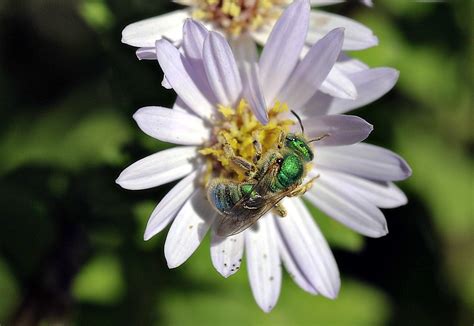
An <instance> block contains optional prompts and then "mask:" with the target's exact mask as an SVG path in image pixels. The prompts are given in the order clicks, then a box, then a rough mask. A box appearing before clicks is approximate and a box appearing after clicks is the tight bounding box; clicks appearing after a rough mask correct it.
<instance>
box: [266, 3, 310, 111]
mask: <svg viewBox="0 0 474 326" xmlns="http://www.w3.org/2000/svg"><path fill="white" fill-rule="evenodd" d="M310 9H311V8H310V6H309V2H308V0H296V1H294V2H293V3H292V4H291V5H290V6H289V7H288V8H287V9H286V10H285V12H284V13H283V15H282V16H281V18H280V19H279V20H278V22H277V23H276V25H275V27H274V28H273V31H272V33H271V34H270V37H269V38H268V41H267V44H266V46H265V47H264V49H263V52H262V55H261V57H260V64H259V66H260V78H261V82H262V87H263V92H264V96H265V99H266V101H267V103H269V104H272V103H273V102H274V100H275V97H276V96H277V95H278V93H279V91H280V90H281V89H282V87H283V86H284V85H285V84H286V81H287V80H288V77H290V75H291V73H292V72H293V70H294V69H295V67H296V65H297V63H298V61H299V57H300V53H301V50H302V49H303V46H304V42H305V38H306V34H307V32H308V24H309V12H310Z"/></svg>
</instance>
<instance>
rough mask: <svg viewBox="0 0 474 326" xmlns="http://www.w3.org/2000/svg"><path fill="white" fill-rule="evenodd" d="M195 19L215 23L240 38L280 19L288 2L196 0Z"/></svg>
mask: <svg viewBox="0 0 474 326" xmlns="http://www.w3.org/2000/svg"><path fill="white" fill-rule="evenodd" d="M196 2H197V4H196V9H195V10H194V12H193V17H194V18H195V19H199V20H203V21H208V22H213V23H215V24H216V25H217V26H219V27H221V28H222V29H223V30H224V31H225V32H227V33H228V34H229V35H231V36H239V35H240V34H241V33H243V32H246V31H253V30H256V29H258V28H259V27H261V26H262V25H264V24H266V23H268V22H270V21H272V20H276V19H278V17H279V16H280V13H281V7H282V5H283V4H285V3H287V2H288V1H287V0H196Z"/></svg>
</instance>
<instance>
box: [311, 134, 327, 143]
mask: <svg viewBox="0 0 474 326" xmlns="http://www.w3.org/2000/svg"><path fill="white" fill-rule="evenodd" d="M329 136H330V134H324V135H322V136H320V137H318V138H315V139H311V140H310V141H308V144H310V143H314V142H316V141H321V140H323V139H324V138H326V137H329Z"/></svg>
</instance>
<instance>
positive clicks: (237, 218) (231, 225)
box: [216, 188, 293, 237]
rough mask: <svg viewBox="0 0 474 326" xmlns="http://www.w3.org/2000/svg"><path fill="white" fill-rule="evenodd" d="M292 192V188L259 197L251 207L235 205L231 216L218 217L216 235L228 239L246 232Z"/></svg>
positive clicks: (244, 204)
mask: <svg viewBox="0 0 474 326" xmlns="http://www.w3.org/2000/svg"><path fill="white" fill-rule="evenodd" d="M292 191H293V188H291V189H288V190H287V191H283V192H280V193H277V194H271V195H267V196H263V197H259V198H258V199H256V200H253V199H252V203H251V205H252V206H246V203H243V204H242V205H235V206H234V208H232V212H231V214H227V215H225V216H224V215H220V216H219V219H220V220H219V222H218V225H217V229H216V233H217V235H218V236H220V237H228V236H231V235H235V234H238V233H240V232H242V231H244V230H246V229H247V228H249V227H250V226H252V225H253V224H254V223H255V222H257V220H258V219H259V218H260V217H262V216H263V215H265V214H266V213H267V212H268V211H269V210H271V209H272V208H273V207H274V206H275V205H276V204H278V203H279V202H280V201H281V200H282V199H283V198H285V197H286V196H288V195H289V194H290V193H291V192H292Z"/></svg>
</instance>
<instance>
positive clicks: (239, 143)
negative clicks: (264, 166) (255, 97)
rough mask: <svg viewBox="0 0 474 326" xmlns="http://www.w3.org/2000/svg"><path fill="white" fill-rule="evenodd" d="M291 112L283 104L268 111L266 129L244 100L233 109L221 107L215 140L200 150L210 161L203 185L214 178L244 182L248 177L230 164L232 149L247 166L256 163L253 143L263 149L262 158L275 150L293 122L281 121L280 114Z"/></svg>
mask: <svg viewBox="0 0 474 326" xmlns="http://www.w3.org/2000/svg"><path fill="white" fill-rule="evenodd" d="M286 111H288V106H287V105H286V104H284V103H278V102H277V103H276V104H275V105H274V106H273V107H272V108H271V109H270V110H269V113H268V115H269V123H268V124H267V125H265V126H263V125H262V124H261V123H260V122H259V121H258V120H257V119H256V118H255V116H254V114H253V113H252V112H251V111H250V108H249V105H248V103H247V102H246V101H245V100H241V101H240V103H239V104H238V106H237V107H236V108H235V109H234V108H230V107H224V106H219V114H220V117H221V119H219V120H218V121H216V122H215V123H214V128H213V130H212V137H211V140H210V142H209V143H208V144H206V145H205V147H204V148H203V149H202V150H200V154H202V155H204V156H205V157H206V158H207V173H206V176H205V180H204V184H207V183H208V182H209V180H210V179H211V178H213V177H221V178H226V179H230V180H236V181H243V180H245V179H246V178H247V177H248V176H247V175H245V172H244V171H243V170H242V169H240V168H239V167H238V166H236V165H235V164H234V162H232V161H231V159H230V158H231V157H230V155H229V151H228V150H227V151H226V147H230V148H231V149H232V151H233V154H234V155H235V156H239V157H241V158H243V159H245V160H246V161H248V162H253V160H254V158H255V156H256V150H255V146H254V140H257V141H258V142H259V143H260V144H261V146H262V156H264V155H265V153H266V152H267V151H269V150H274V149H275V148H276V144H277V142H278V139H279V137H280V135H281V134H282V132H283V133H284V134H287V133H288V132H289V131H290V128H291V126H292V125H294V122H293V121H292V120H290V119H281V117H279V114H280V113H282V112H286Z"/></svg>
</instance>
